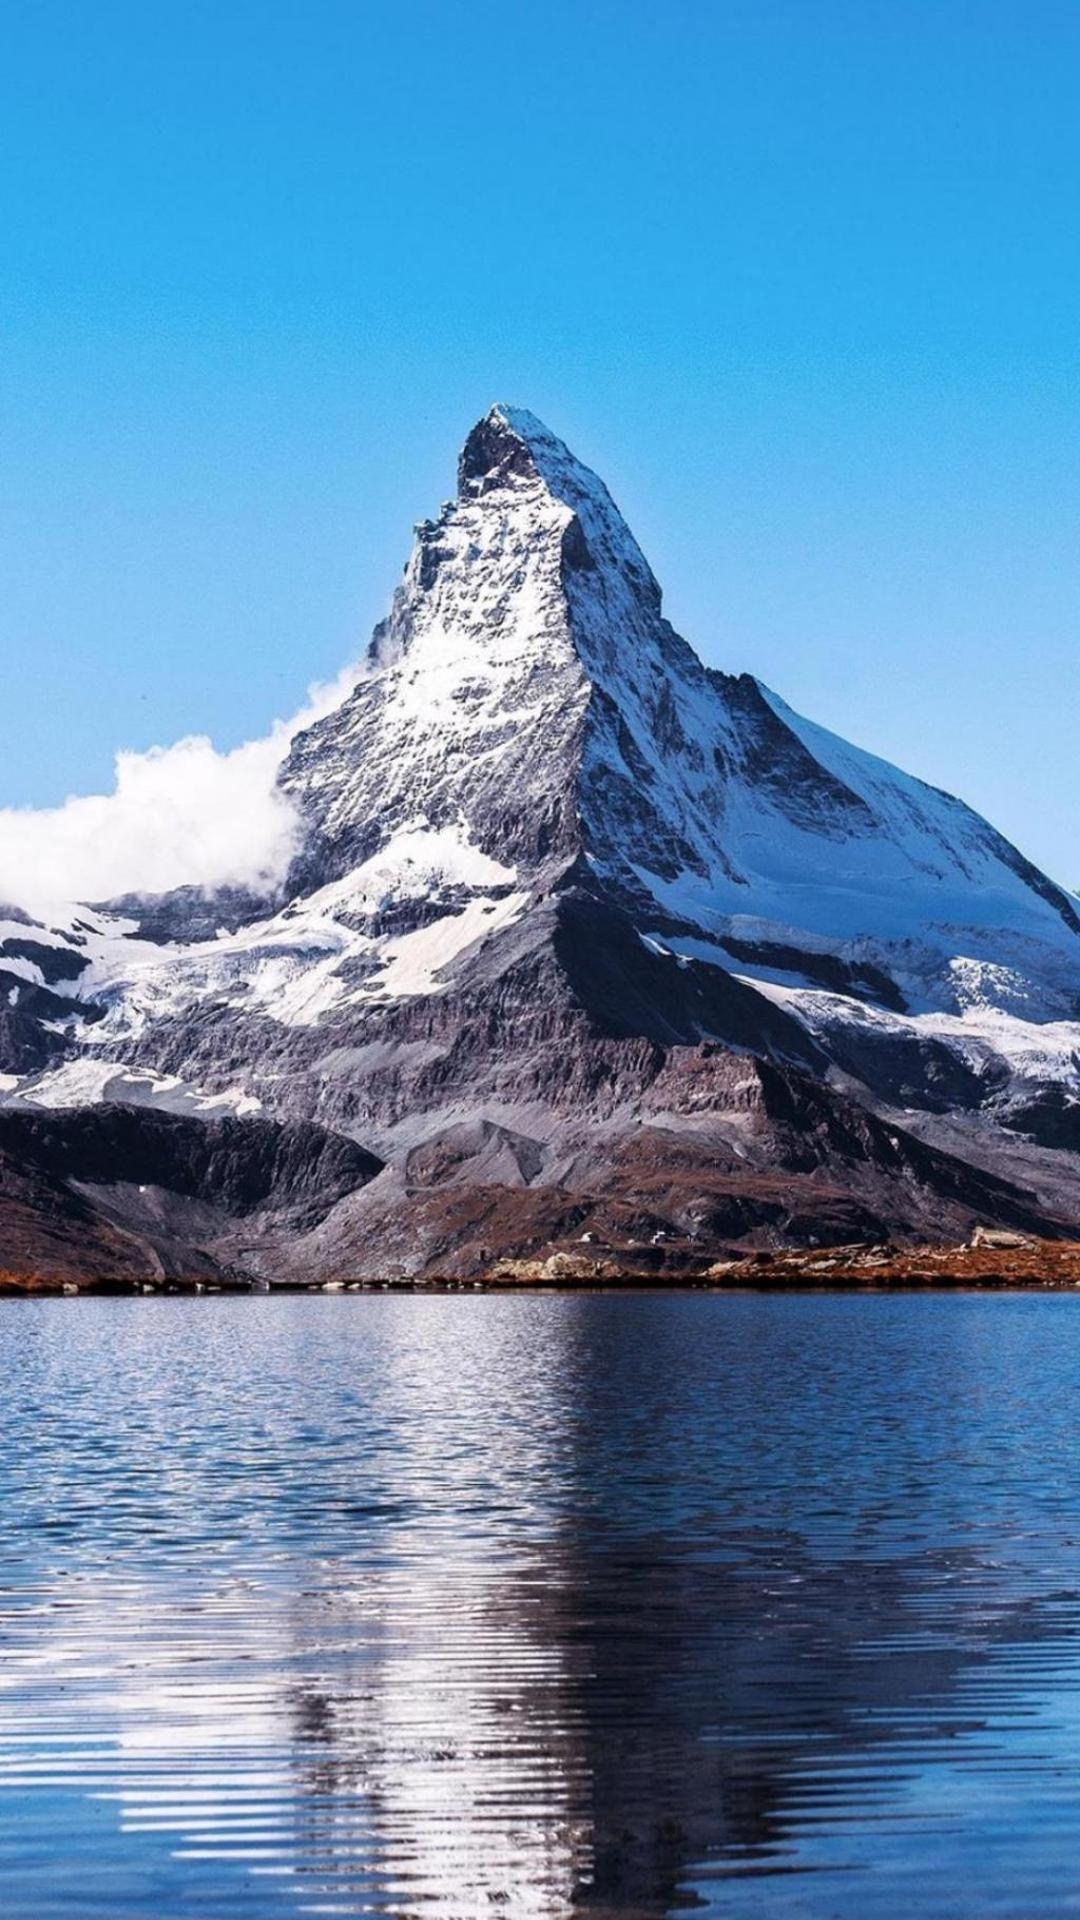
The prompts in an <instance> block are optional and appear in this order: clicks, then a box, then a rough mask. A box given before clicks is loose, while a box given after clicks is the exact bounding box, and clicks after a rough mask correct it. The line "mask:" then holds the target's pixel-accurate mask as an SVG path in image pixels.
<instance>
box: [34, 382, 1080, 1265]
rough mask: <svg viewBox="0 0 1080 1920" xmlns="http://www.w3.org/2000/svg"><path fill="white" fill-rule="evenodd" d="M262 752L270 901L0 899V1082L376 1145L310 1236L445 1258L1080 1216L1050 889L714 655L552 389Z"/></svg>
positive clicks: (493, 441) (56, 1096) (998, 845)
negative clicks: (297, 715) (3, 976)
mask: <svg viewBox="0 0 1080 1920" xmlns="http://www.w3.org/2000/svg"><path fill="white" fill-rule="evenodd" d="M280 782H281V788H282V791H283V794H284V795H285V796H286V797H287V798H288V800H289V801H290V802H291V803H292V805H293V807H294V808H295V810H296V814H297V817H298V820H299V822H300V834H299V850H298V852H297V855H296V858H295V861H294V863H293V867H292V869H291V871H290V873H289V876H288V878H287V882H286V884H285V887H284V889H283V891H282V893H281V895H280V897H279V898H277V899H275V900H270V901H257V900H253V899H250V898H249V897H241V896H230V897H228V898H225V897H221V896H219V897H218V898H217V899H212V900H209V901H208V900H207V899H205V898H203V897H200V896H197V895H194V894H192V893H191V891H190V890H188V891H186V892H185V893H184V894H183V895H178V896H167V897H166V898H164V899H161V900H157V901H135V902H132V901H126V902H124V903H122V911H120V910H119V908H114V909H113V910H112V911H111V912H109V911H107V912H102V911H100V910H95V911H93V912H83V913H81V914H80V915H77V916H75V917H74V918H73V922H72V926H71V928H70V930H69V931H68V932H67V933H66V934H65V933H64V932H63V931H57V930H55V929H39V928H31V929H28V928H27V927H26V925H25V924H22V923H16V922H14V921H13V922H11V923H10V925H7V926H6V927H0V937H2V938H3V953H2V954H0V965H3V966H7V967H8V968H9V969H10V970H11V975H12V981H13V984H14V999H12V998H11V994H10V993H9V996H8V1000H9V1005H8V1012H7V1015H6V1024H5V1022H4V1021H0V1043H3V1044H4V1045H6V1048H7V1055H6V1057H0V1069H2V1070H4V1071H5V1072H6V1074H7V1076H8V1078H7V1080H6V1082H5V1085H6V1087H7V1095H6V1097H7V1099H8V1100H9V1102H11V1103H14V1104H18V1105H34V1106H43V1105H46V1106H55V1105H58V1104H63V1103H65V1102H74V1103H78V1102H79V1101H85V1100H86V1099H87V1098H90V1097H93V1098H95V1099H103V1098H104V1099H107V1100H109V1101H117V1100H119V1101H121V1102H126V1103H130V1102H132V1101H137V1102H139V1103H141V1104H143V1105H149V1106H152V1107H165V1108H174V1109H175V1108H179V1109H180V1110H182V1111H183V1112H184V1113H185V1114H187V1115H189V1116H190V1115H192V1114H201V1115H203V1116H204V1117H205V1116H206V1115H207V1114H208V1113H210V1112H213V1111H217V1110H219V1109H221V1108H225V1109H226V1110H230V1109H231V1110H232V1111H233V1112H234V1113H237V1114H239V1115H247V1116H255V1115H258V1116H261V1117H263V1118H271V1119H274V1120H286V1121H289V1122H304V1123H317V1124H318V1126H320V1127H321V1128H322V1129H329V1130H330V1131H331V1132H332V1133H338V1134H346V1135H349V1136H351V1137H352V1139H354V1140H357V1141H361V1142H363V1143H364V1145H365V1146H368V1147H371V1148H372V1149H373V1151H374V1153H375V1154H376V1155H378V1156H379V1158H380V1159H381V1160H383V1161H385V1162H386V1165H385V1167H384V1169H383V1171H382V1172H381V1173H380V1174H379V1175H378V1177H376V1178H374V1179H370V1180H366V1181H365V1184H364V1188H363V1192H362V1194H357V1195H356V1196H348V1195H346V1196H344V1197H341V1198H337V1199H336V1200H335V1203H334V1205H333V1207H332V1208H331V1209H330V1211H329V1212H328V1214H327V1216H326V1218H325V1220H322V1221H321V1222H320V1223H319V1225H318V1226H317V1228H313V1229H312V1230H311V1233H310V1234H309V1235H308V1237H307V1239H306V1240H305V1243H304V1246H303V1253H302V1257H303V1260H304V1261H305V1262H307V1263H308V1268H309V1269H310V1270H311V1271H313V1272H325V1271H328V1270H329V1271H338V1270H339V1269H340V1270H349V1271H357V1272H366V1271H374V1270H377V1269H379V1268H380V1266H381V1267H389V1268H395V1269H404V1270H407V1271H417V1272H423V1271H433V1270H437V1271H442V1270H446V1271H459V1272H468V1271H471V1270H474V1269H475V1268H476V1267H477V1266H481V1265H484V1264H486V1263H488V1262H489V1261H490V1259H491V1258H493V1257H494V1256H495V1255H496V1254H499V1253H507V1252H510V1253H515V1254H521V1253H530V1252H533V1251H534V1250H536V1249H537V1248H539V1247H545V1246H547V1245H549V1244H551V1243H554V1244H556V1245H561V1244H563V1243H568V1242H569V1243H573V1244H580V1242H581V1239H582V1233H581V1232H580V1231H578V1229H582V1230H583V1231H584V1233H585V1236H586V1239H587V1242H588V1244H589V1245H597V1246H606V1247H608V1248H610V1249H611V1250H612V1257H613V1258H622V1259H625V1258H626V1257H627V1249H632V1250H634V1251H635V1257H637V1258H640V1259H645V1258H646V1257H647V1258H648V1259H651V1260H655V1261H658V1262H660V1263H661V1264H662V1263H663V1262H664V1261H671V1260H675V1259H676V1258H681V1259H683V1260H688V1259H690V1258H691V1257H694V1258H698V1257H704V1253H705V1252H707V1251H708V1250H709V1249H713V1250H716V1249H722V1248H723V1247H725V1246H728V1245H730V1244H733V1243H743V1242H745V1241H747V1239H749V1240H750V1241H751V1242H753V1241H754V1240H755V1238H756V1237H757V1238H760V1237H761V1236H762V1235H764V1236H765V1237H766V1238H774V1239H775V1238H779V1239H785V1238H786V1239H794V1240H799V1239H807V1238H810V1239H822V1238H826V1239H827V1238H830V1237H832V1238H835V1237H836V1235H837V1234H838V1233H840V1234H846V1235H848V1236H850V1237H856V1236H858V1235H860V1234H867V1233H877V1232H885V1231H906V1232H913V1233H915V1232H917V1233H923V1234H926V1233H930V1234H933V1233H934V1232H935V1231H940V1232H945V1231H954V1230H956V1229H957V1228H958V1227H959V1226H964V1225H967V1224H970V1222H971V1221H972V1220H973V1219H975V1218H994V1219H1008V1220H1012V1221H1015V1220H1017V1219H1020V1218H1023V1219H1024V1220H1027V1221H1031V1220H1040V1221H1043V1222H1044V1223H1045V1222H1049V1223H1050V1224H1051V1225H1053V1223H1054V1222H1055V1221H1058V1220H1064V1219H1066V1218H1068V1219H1071V1214H1070V1213H1069V1208H1070V1206H1071V1204H1072V1202H1071V1198H1070V1195H1071V1192H1072V1184H1073V1183H1072V1176H1073V1173H1074V1171H1075V1164H1074V1162H1073V1159H1072V1156H1073V1153H1074V1151H1075V1150H1077V1149H1080V1124H1078V1118H1080V1106H1078V1104H1077V1085H1076V1082H1077V1072H1076V1065H1075V1061H1076V1058H1077V1055H1078V1050H1080V1025H1077V1024H1076V1023H1077V1015H1078V1010H1080V918H1078V916H1077V908H1076V903H1075V902H1074V901H1073V900H1072V899H1071V898H1070V897H1069V896H1068V895H1067V894H1066V893H1065V892H1063V891H1062V889H1060V888H1059V887H1057V886H1055V885H1054V884H1053V883H1052V882H1051V881H1050V880H1049V879H1047V878H1046V877H1045V876H1044V875H1043V874H1041V873H1039V871H1038V870H1037V869H1036V868H1035V867H1034V866H1032V864H1031V863H1030V862H1029V861H1027V860H1026V859H1025V858H1024V857H1023V856H1022V855H1021V854H1020V853H1019V852H1018V851H1017V850H1016V849H1015V848H1014V847H1012V846H1011V845H1010V844H1009V843H1008V841H1006V840H1005V839H1004V838H1003V837H1002V836H1001V835H1000V834H998V833H996V832H995V831H994V829H993V828H991V827H990V826H988V825H987V823H986V822H985V821H983V820H982V819H980V818H979V816H978V815H976V814H975V813H973V812H972V811H971V810H970V809H969V808H968V807H966V806H964V805H963V803H962V802H960V801H958V800H955V799H952V798H951V797H950V796H949V795H947V794H944V793H942V792H939V791H938V790H937V789H935V788H932V787H929V786H927V785H925V784H924V783H922V782H920V781H917V780H913V779H911V778H910V777H908V776H907V775H905V774H903V773H901V772H899V771H898V770H897V769H895V768H893V767H890V766H888V765H887V764H886V763H885V762H883V761H881V760H878V759H876V758H874V757H873V756H872V755H869V754H867V753H864V752H862V751H861V750H860V749H858V748H856V747H853V746H849V745H847V744H846V743H845V742H843V741H841V740H839V739H837V738H836V737H835V736H833V735H831V734H829V733H827V732H826V731H825V730H824V729H822V728H820V727H817V726H815V725H813V724H811V723H810V722H808V721H805V720H803V719H801V718H800V717H799V716H798V715H796V714H795V713H793V712H792V711H791V710H790V709H789V708H788V707H787V706H786V705H785V704H784V702H783V701H782V700H780V699H779V698H778V696H776V695H775V694H773V693H771V692H770V691H769V689H768V688H766V687H764V686H763V685H762V684H761V683H760V682H759V681H757V680H756V679H754V678H753V677H752V676H751V675H750V674H747V673H740V674H729V673H724V672H719V671H717V670H715V669H710V668H707V667H706V666H704V665H703V663H702V662H701V660H700V659H699V658H698V656H697V655H696V654H695V653H694V652H693V650H692V648H691V647H690V646H689V645H688V644H687V643H686V641H684V640H683V639H681V638H680V636H679V635H678V634H677V633H675V631H674V630H673V628H672V627H671V626H670V625H669V623H668V622H667V621H666V620H665V618H664V616H663V612H662V606H661V594H660V588H659V586H658V585H657V582H656V580H655V578H654V576H653V574H652V572H651V570H650V568H649V566H648V563H647V561H646V560H645V558H644V556H643V554H642V552H641V550H640V548H639V547H638V545H637V542H636V541H635V539H634V537H633V535H632V534H631V533H630V531H629V529H628V528H627V526H626V523H625V522H624V520H623V518H622V516H621V514H620V513H619V511H618V508H617V507H616V506H615V503H614V502H613V500H612V499H611V496H610V494H609V493H608V491H607V489H606V487H605V486H604V484H603V482H602V481H601V480H599V479H598V478H597V477H596V475H595V474H593V473H592V472H590V470H589V469H588V468H587V467H585V466H584V465H582V463H581V462H580V461H578V460H577V459H576V458H575V457H574V455H573V454H572V453H571V452H570V451H569V450H568V448H567V447H565V446H564V445H563V443H562V442H561V441H560V440H558V439H557V438H556V437H555V436H554V434H552V433H551V432H550V431H549V430H548V429H547V428H546V427H545V426H544V425H543V424H542V423H541V422H540V421H539V420H537V419H536V418H535V416H534V415H532V414H530V413H527V412H525V411H523V410H521V409H519V408H515V407H508V406H497V407H494V408H492V409H491V411H490V412H489V413H488V414H487V415H485V417H484V418H483V419H482V420H481V421H479V422H478V423H477V425H476V426H475V427H474V428H473V430H472V432H471V433H470V434H469V435H468V438H467V439H466V441H465V444H464V447H463V449H462V452H461V455H460V459H459V463H458V491H457V495H456V497H455V499H453V500H452V501H449V502H448V503H446V504H445V505H444V506H443V507H442V509H441V510H440V512H439V514H438V515H437V516H436V517H435V518H434V519H431V520H426V521H423V522H421V523H420V525H419V526H418V527H417V529H416V537H415V541H414V544H413V548H412V552H411V554H410V557H409V560H408V563H407V565H406V568H405V572H404V576H403V578H402V580H401V584H400V585H399V587H398V589H397V591H396V593H395V594H394V597H393V602H392V605H391V608H390V612H389V614H388V616H387V618H386V619H385V620H384V621H382V622H381V623H380V624H379V626H378V627H377V628H376V630H375V633H374V635H373V637H372V641H371V644H370V647H369V649H368V653H367V656H366V658H365V661H364V663H363V666H362V669H361V671H360V674H359V676H358V679H357V683H356V685H355V687H354V689H353V691H352V692H351V693H350V695H349V696H348V698H347V699H346V700H345V701H344V702H343V703H342V705H341V706H339V707H338V708H337V709H336V710H335V711H334V712H332V713H331V714H329V715H328V716H327V717H326V718H324V719H322V720H320V721H319V722H318V723H317V724H316V725H315V726H313V727H311V728H310V729H309V730H308V731H307V732H305V733H303V734H302V735H300V736H299V737H298V738H297V740H296V741H295V742H294V744H293V748H292V751H291V753H290V755H289V758H288V759H287V761H286V762H285V764H284V766H283V768H282V770H281V774H280ZM5 955H6V956H7V958H6V959H5V958H4V956H5ZM2 984H3V983H2V981H0V985H2ZM320 1138H321V1136H320ZM321 1151H322V1149H320V1152H321ZM658 1249H659V1250H660V1251H659V1252H658V1251H657V1250H658ZM673 1249H679V1250H681V1251H680V1252H679V1253H678V1255H676V1253H675V1252H674V1251H672V1250H673ZM645 1250H648V1251H647V1252H646V1251H645ZM211 1251H212V1248H211ZM245 1257H246V1258H247V1259H249V1260H250V1261H252V1262H254V1264H255V1265H256V1266H258V1265H259V1264H260V1263H261V1264H262V1265H263V1267H264V1268H265V1269H266V1270H267V1271H268V1272H271V1273H272V1272H274V1271H278V1270H279V1269H280V1268H281V1267H282V1265H284V1267H286V1268H288V1269H289V1270H292V1269H293V1267H294V1265H295V1262H296V1260H297V1259H298V1258H300V1257H301V1256H300V1253H299V1252H298V1249H297V1245H296V1244H295V1239H294V1240H289V1239H288V1236H286V1237H285V1238H284V1239H283V1238H282V1235H281V1234H280V1233H278V1235H277V1237H276V1238H275V1237H274V1236H270V1237H269V1238H268V1239H267V1241H266V1243H265V1245H262V1246H260V1244H259V1243H258V1240H257V1236H256V1244H255V1246H254V1249H252V1248H251V1247H249V1248H248V1251H247V1253H246V1256H245Z"/></svg>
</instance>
